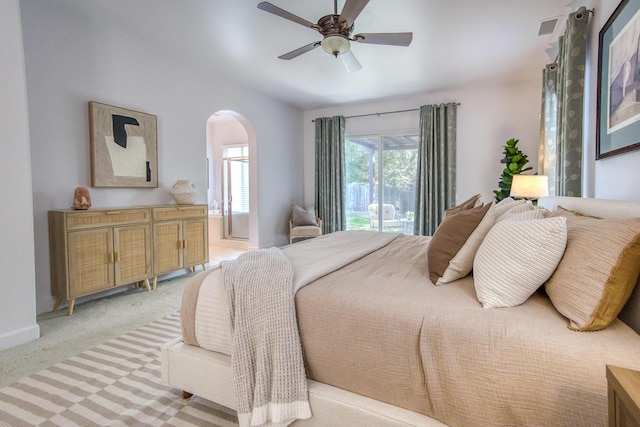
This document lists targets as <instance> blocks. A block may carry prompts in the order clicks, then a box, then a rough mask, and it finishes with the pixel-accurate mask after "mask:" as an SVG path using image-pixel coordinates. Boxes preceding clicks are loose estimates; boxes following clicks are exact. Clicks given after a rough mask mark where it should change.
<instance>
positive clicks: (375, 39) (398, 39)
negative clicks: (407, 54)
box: [353, 33, 413, 46]
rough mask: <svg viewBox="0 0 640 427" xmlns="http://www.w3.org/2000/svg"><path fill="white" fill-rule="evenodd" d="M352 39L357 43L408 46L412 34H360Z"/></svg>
mask: <svg viewBox="0 0 640 427" xmlns="http://www.w3.org/2000/svg"><path fill="white" fill-rule="evenodd" d="M353 38H354V40H355V41H357V42H358V43H369V44H386V45H389V46H409V45H410V44H411V40H413V33H361V34H356V35H355V36H353Z"/></svg>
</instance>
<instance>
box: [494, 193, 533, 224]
mask: <svg viewBox="0 0 640 427" xmlns="http://www.w3.org/2000/svg"><path fill="white" fill-rule="evenodd" d="M525 202H526V200H523V199H520V200H513V199H512V198H510V197H507V198H506V199H503V200H501V201H500V202H498V203H496V210H495V216H496V222H497V221H498V218H500V217H501V216H502V215H504V214H505V213H506V212H507V211H509V210H511V209H513V208H515V207H516V206H518V205H524V204H525Z"/></svg>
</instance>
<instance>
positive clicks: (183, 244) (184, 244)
mask: <svg viewBox="0 0 640 427" xmlns="http://www.w3.org/2000/svg"><path fill="white" fill-rule="evenodd" d="M182 249H187V241H186V240H183V241H182Z"/></svg>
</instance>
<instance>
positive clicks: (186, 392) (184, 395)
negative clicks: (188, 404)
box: [182, 390, 193, 399]
mask: <svg viewBox="0 0 640 427" xmlns="http://www.w3.org/2000/svg"><path fill="white" fill-rule="evenodd" d="M191 396H193V393H189V392H188V391H184V390H183V391H182V398H183V399H188V398H190V397H191Z"/></svg>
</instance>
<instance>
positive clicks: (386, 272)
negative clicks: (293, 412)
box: [211, 236, 640, 426]
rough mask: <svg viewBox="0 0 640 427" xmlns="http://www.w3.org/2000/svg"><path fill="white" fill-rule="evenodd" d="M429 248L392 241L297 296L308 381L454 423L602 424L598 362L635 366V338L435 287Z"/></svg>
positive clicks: (541, 300)
mask: <svg viewBox="0 0 640 427" xmlns="http://www.w3.org/2000/svg"><path fill="white" fill-rule="evenodd" d="M428 243H429V238H425V237H414V236H400V237H398V238H397V239H395V240H394V241H392V242H391V243H389V244H388V245H386V246H385V247H383V248H381V249H380V250H378V251H376V252H373V253H371V254H369V255H367V256H365V257H364V258H361V259H359V260H357V261H354V262H353V263H351V264H349V265H346V266H345V267H343V268H341V269H340V270H338V271H335V272H333V273H330V274H328V275H326V276H323V277H321V278H319V279H317V280H315V281H314V282H313V283H311V284H309V285H307V286H306V287H304V288H302V289H301V290H300V291H299V292H298V293H297V296H296V305H297V314H298V325H299V328H300V337H301V340H302V346H303V349H304V354H305V362H306V371H307V376H308V377H309V378H312V379H315V380H317V381H320V382H323V383H327V384H330V385H333V386H336V387H339V388H343V389H347V390H351V391H354V392H356V393H359V394H362V395H365V396H369V397H372V398H374V399H378V400H381V401H384V402H387V403H391V404H394V405H397V406H400V407H403V408H406V409H410V410H413V411H416V412H420V413H423V414H426V415H429V416H432V417H434V418H437V419H439V420H441V421H442V422H444V423H446V424H449V425H451V426H476V425H477V426H484V425H496V426H500V425H504V426H512V425H537V426H540V425H554V426H558V425H560V426H561V425H566V426H580V425H589V426H591V425H602V426H604V425H606V423H607V391H606V377H605V365H606V364H613V365H619V366H626V367H630V368H635V369H640V336H639V335H638V334H636V333H635V332H634V331H633V330H631V328H629V327H628V326H627V325H625V324H624V323H622V322H620V321H615V322H614V323H613V324H612V325H611V326H610V327H609V328H607V329H605V330H602V331H598V332H573V331H571V330H569V329H568V328H567V320H566V319H565V318H564V317H562V316H561V315H560V314H558V312H557V311H556V310H555V309H554V307H553V306H552V305H551V303H550V302H549V300H548V299H547V298H546V296H544V295H542V294H534V295H533V296H532V297H531V298H530V299H529V300H528V301H527V302H526V303H524V304H523V305H521V306H518V307H514V308H505V309H483V308H482V306H481V304H480V303H479V302H478V301H477V299H476V296H475V291H474V288H473V279H472V278H471V277H467V278H465V279H462V280H459V281H457V282H454V283H451V284H448V285H446V286H439V287H435V286H433V284H432V283H431V282H430V281H429V279H428V273H427V264H426V259H427V258H426V248H427V245H428ZM211 274H213V273H211ZM312 409H313V408H312Z"/></svg>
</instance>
